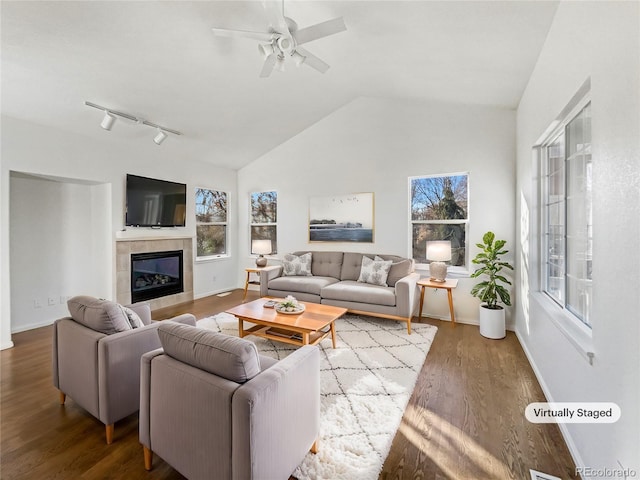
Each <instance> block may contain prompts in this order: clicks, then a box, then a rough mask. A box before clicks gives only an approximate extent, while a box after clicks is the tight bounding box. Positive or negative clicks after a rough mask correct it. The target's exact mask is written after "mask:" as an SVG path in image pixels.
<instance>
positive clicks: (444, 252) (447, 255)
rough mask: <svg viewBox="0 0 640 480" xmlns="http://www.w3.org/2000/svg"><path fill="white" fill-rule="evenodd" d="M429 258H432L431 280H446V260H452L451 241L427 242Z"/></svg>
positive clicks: (439, 281) (440, 281) (442, 281)
mask: <svg viewBox="0 0 640 480" xmlns="http://www.w3.org/2000/svg"><path fill="white" fill-rule="evenodd" d="M427 260H431V263H430V264H429V273H431V278H430V280H431V281H432V282H438V283H444V282H446V278H447V264H446V263H444V262H448V261H450V260H451V242H449V241H435V242H427Z"/></svg>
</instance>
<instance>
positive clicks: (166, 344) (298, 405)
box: [140, 324, 320, 480]
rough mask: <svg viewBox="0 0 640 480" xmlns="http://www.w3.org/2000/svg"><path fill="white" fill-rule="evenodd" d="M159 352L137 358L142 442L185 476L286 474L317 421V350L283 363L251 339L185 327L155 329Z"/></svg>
mask: <svg viewBox="0 0 640 480" xmlns="http://www.w3.org/2000/svg"><path fill="white" fill-rule="evenodd" d="M158 335H159V337H160V341H161V343H162V346H163V349H159V350H156V351H153V352H149V353H146V354H145V355H143V356H142V367H141V378H140V442H141V443H142V445H143V447H144V448H143V450H144V463H145V468H146V469H147V470H150V469H151V466H152V462H153V452H155V453H156V454H158V455H159V456H160V457H161V458H162V459H164V460H165V461H166V462H167V463H169V464H170V465H171V466H173V467H174V468H175V469H176V470H177V471H178V472H180V473H181V474H182V475H184V476H185V477H187V478H189V479H190V480H199V479H210V478H216V479H229V480H230V479H234V480H251V479H269V480H279V479H282V480H286V479H288V478H289V476H290V475H291V473H292V472H293V471H294V470H295V468H296V467H297V466H298V465H299V464H300V463H301V462H302V460H303V458H304V456H305V455H306V454H307V452H308V451H309V450H311V451H312V452H314V453H315V451H316V439H317V436H318V432H319V421H320V420H319V419H320V353H319V351H318V349H317V347H314V346H308V345H307V346H304V347H301V348H300V349H298V350H296V351H295V352H293V353H292V354H291V355H289V356H288V357H286V358H284V359H283V360H280V361H276V360H273V359H271V358H268V357H264V356H261V355H259V354H258V351H257V348H256V346H255V344H253V343H252V342H250V341H248V340H245V339H240V338H237V337H231V336H228V335H224V334H221V333H214V332H211V331H209V330H204V329H201V328H194V327H189V326H186V325H176V324H173V325H170V324H163V325H161V326H160V327H159V328H158Z"/></svg>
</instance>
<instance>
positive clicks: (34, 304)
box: [33, 298, 42, 308]
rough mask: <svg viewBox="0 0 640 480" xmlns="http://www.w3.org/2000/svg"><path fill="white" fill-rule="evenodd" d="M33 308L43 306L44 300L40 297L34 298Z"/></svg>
mask: <svg viewBox="0 0 640 480" xmlns="http://www.w3.org/2000/svg"><path fill="white" fill-rule="evenodd" d="M33 308H42V302H41V301H40V300H39V299H37V298H35V299H34V300H33Z"/></svg>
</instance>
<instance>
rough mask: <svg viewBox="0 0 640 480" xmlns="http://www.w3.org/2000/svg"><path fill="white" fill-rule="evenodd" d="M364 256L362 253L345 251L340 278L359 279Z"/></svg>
mask: <svg viewBox="0 0 640 480" xmlns="http://www.w3.org/2000/svg"><path fill="white" fill-rule="evenodd" d="M362 257H363V255H362V253H353V252H345V253H344V258H343V259H342V270H341V271H340V280H358V277H359V276H360V269H361V268H362Z"/></svg>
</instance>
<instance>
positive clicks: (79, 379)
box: [52, 296, 196, 444]
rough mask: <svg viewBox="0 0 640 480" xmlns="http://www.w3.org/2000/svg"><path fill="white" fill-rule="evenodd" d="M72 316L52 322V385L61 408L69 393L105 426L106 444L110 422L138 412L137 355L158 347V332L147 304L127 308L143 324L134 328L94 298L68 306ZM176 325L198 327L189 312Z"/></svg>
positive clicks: (115, 306)
mask: <svg viewBox="0 0 640 480" xmlns="http://www.w3.org/2000/svg"><path fill="white" fill-rule="evenodd" d="M68 305H69V310H70V312H71V315H72V316H71V317H65V318H61V319H58V320H56V321H55V322H54V324H53V352H52V353H53V356H52V357H53V358H52V363H53V365H52V366H53V385H54V386H55V387H56V388H57V389H58V390H59V391H60V392H59V397H60V404H64V403H65V400H66V396H67V395H69V397H71V398H72V399H73V400H74V401H75V402H76V403H77V404H78V405H80V406H81V407H82V408H84V409H85V410H86V411H88V412H89V413H90V414H91V415H93V416H94V417H96V418H97V419H99V420H100V421H101V422H102V423H104V425H105V434H106V441H107V444H110V443H111V442H112V441H113V432H114V423H115V422H117V421H118V420H120V419H122V418H124V417H127V416H129V415H131V414H132V413H135V412H137V411H138V409H139V408H140V357H142V354H143V353H146V352H148V351H150V350H155V349H157V348H158V347H160V339H159V338H158V333H157V328H158V326H159V325H160V324H161V323H162V322H155V321H152V320H151V308H150V307H149V304H147V303H139V304H136V305H130V306H129V308H130V309H131V310H132V311H133V312H135V313H136V314H137V315H138V317H139V321H140V322H141V325H139V326H138V327H136V328H132V327H131V325H130V324H129V320H128V317H127V315H126V313H125V311H124V310H123V308H122V306H120V305H118V304H117V303H115V302H110V301H107V300H101V299H97V298H94V297H88V296H78V297H73V298H71V299H70V300H69V302H68ZM171 320H173V321H174V322H179V323H186V324H190V325H195V324H196V319H195V317H194V316H193V315H191V314H184V315H179V316H178V317H174V318H173V319H171Z"/></svg>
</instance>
